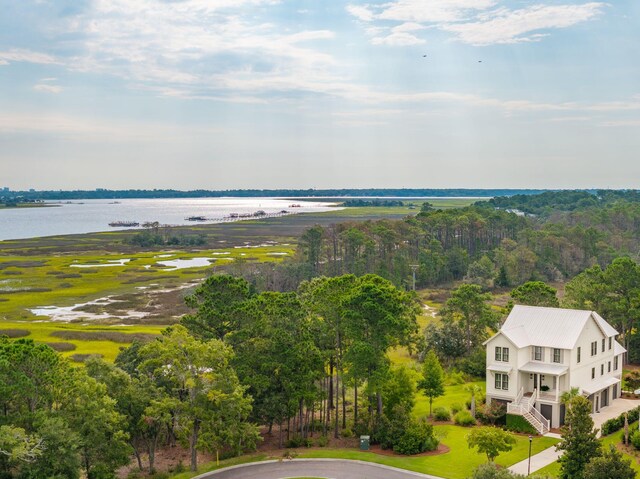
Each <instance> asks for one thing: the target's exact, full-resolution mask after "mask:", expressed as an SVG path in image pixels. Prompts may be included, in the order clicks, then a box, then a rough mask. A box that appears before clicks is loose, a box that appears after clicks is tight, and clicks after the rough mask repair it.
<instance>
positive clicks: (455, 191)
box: [0, 188, 544, 201]
mask: <svg viewBox="0 0 640 479" xmlns="http://www.w3.org/2000/svg"><path fill="white" fill-rule="evenodd" d="M542 191H544V190H516V189H504V188H503V189H480V188H444V189H438V188H332V189H313V188H308V189H301V188H287V189H275V190H274V189H271V190H270V189H230V190H188V191H182V190H173V189H128V190H109V189H106V188H96V189H95V190H27V191H11V190H6V191H4V190H3V191H2V195H1V196H0V200H6V199H13V198H20V199H21V201H24V200H30V199H36V200H90V199H116V198H121V199H124V198H219V197H225V196H232V197H241V198H243V197H245V198H261V197H278V198H282V197H284V198H318V197H334V198H335V197H350V196H356V197H401V198H416V197H418V198H422V197H447V198H451V197H480V198H491V197H494V196H506V195H514V194H524V195H529V194H537V193H540V192H542Z"/></svg>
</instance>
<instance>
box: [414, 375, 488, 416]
mask: <svg viewBox="0 0 640 479" xmlns="http://www.w3.org/2000/svg"><path fill="white" fill-rule="evenodd" d="M485 384H486V383H485V382H484V381H476V382H472V383H465V384H456V385H455V386H445V388H444V389H445V393H444V396H440V397H439V398H434V399H433V408H434V409H435V408H437V407H446V408H448V409H451V405H452V404H456V403H457V404H460V405H461V406H462V407H463V408H464V407H465V403H466V401H467V400H468V399H471V394H470V393H469V392H468V391H465V387H467V386H469V385H476V386H478V387H479V388H480V389H481V390H482V394H484V391H485V388H486V386H485ZM413 415H414V416H415V417H424V416H428V415H429V398H427V397H425V396H424V394H422V392H419V393H418V394H417V396H416V405H415V407H414V408H413Z"/></svg>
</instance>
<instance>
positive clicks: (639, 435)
mask: <svg viewBox="0 0 640 479" xmlns="http://www.w3.org/2000/svg"><path fill="white" fill-rule="evenodd" d="M629 442H630V443H631V445H632V446H633V447H634V448H635V449H640V431H638V430H637V429H636V430H635V431H633V432H632V433H631V434H629Z"/></svg>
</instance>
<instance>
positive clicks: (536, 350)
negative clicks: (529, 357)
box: [533, 346, 544, 361]
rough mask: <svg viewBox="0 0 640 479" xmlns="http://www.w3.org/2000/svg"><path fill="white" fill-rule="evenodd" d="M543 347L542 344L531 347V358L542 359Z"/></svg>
mask: <svg viewBox="0 0 640 479" xmlns="http://www.w3.org/2000/svg"><path fill="white" fill-rule="evenodd" d="M543 351H544V348H543V347H542V346H534V347H533V359H535V360H536V361H542V357H543Z"/></svg>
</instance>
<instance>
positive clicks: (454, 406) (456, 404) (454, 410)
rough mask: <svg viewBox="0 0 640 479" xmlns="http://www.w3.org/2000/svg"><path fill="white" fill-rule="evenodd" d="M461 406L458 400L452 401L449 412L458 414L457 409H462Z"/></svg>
mask: <svg viewBox="0 0 640 479" xmlns="http://www.w3.org/2000/svg"><path fill="white" fill-rule="evenodd" d="M462 409H463V407H462V404H460V403H459V402H454V403H453V404H452V405H451V413H452V414H458V412H459V411H462Z"/></svg>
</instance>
